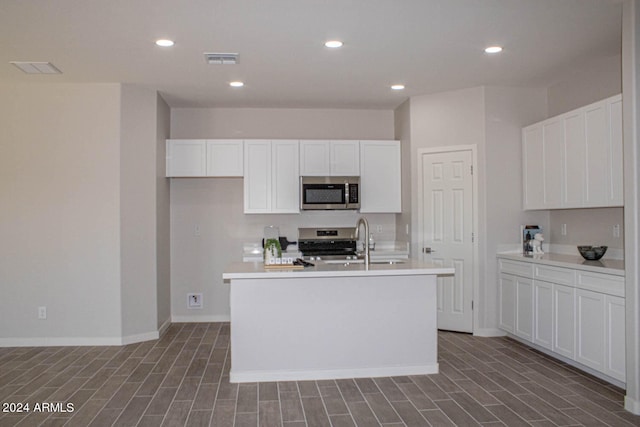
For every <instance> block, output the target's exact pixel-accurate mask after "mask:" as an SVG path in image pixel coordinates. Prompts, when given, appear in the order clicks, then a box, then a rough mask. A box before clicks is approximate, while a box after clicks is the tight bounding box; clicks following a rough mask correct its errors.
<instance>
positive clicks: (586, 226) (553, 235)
mask: <svg viewBox="0 0 640 427" xmlns="http://www.w3.org/2000/svg"><path fill="white" fill-rule="evenodd" d="M550 222H551V230H550V234H549V242H550V243H553V244H557V245H572V246H577V245H606V246H609V248H610V249H620V250H623V249H624V209H623V208H598V209H564V210H552V211H551V221H550ZM563 224H566V230H567V232H566V233H567V234H566V235H562V225H563ZM616 225H617V226H618V227H619V232H618V234H617V235H618V237H614V235H613V233H614V227H615V226H616Z"/></svg>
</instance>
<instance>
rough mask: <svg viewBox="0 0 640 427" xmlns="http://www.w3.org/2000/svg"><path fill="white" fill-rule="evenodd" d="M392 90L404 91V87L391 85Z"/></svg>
mask: <svg viewBox="0 0 640 427" xmlns="http://www.w3.org/2000/svg"><path fill="white" fill-rule="evenodd" d="M391 89H393V90H402V89H404V85H391Z"/></svg>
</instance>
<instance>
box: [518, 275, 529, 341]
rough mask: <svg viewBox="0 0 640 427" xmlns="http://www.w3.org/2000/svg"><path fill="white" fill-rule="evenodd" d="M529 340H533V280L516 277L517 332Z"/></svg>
mask: <svg viewBox="0 0 640 427" xmlns="http://www.w3.org/2000/svg"><path fill="white" fill-rule="evenodd" d="M515 334H516V335H517V336H519V337H520V338H524V339H525V340H527V341H533V280H531V279H526V278H524V277H518V278H516V332H515Z"/></svg>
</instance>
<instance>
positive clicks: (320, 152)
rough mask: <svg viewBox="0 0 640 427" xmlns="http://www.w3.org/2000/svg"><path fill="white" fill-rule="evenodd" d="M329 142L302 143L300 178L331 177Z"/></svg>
mask: <svg viewBox="0 0 640 427" xmlns="http://www.w3.org/2000/svg"><path fill="white" fill-rule="evenodd" d="M330 174H331V166H330V143H329V141H300V176H329V175H330Z"/></svg>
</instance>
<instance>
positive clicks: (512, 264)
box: [499, 259, 533, 278]
mask: <svg viewBox="0 0 640 427" xmlns="http://www.w3.org/2000/svg"><path fill="white" fill-rule="evenodd" d="M499 267H500V272H501V273H509V274H515V275H516V276H523V277H528V278H532V277H533V264H531V263H528V262H518V261H508V260H505V259H501V260H500V263H499Z"/></svg>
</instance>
